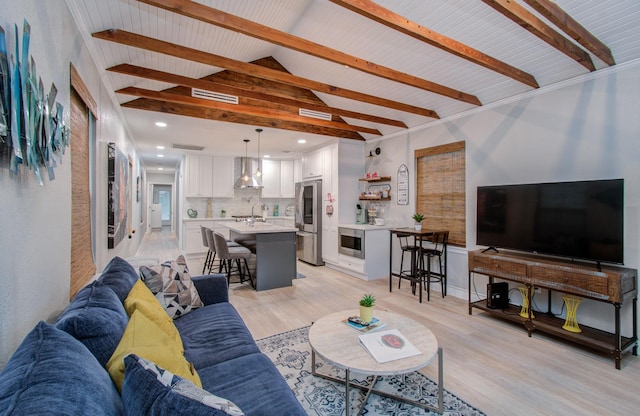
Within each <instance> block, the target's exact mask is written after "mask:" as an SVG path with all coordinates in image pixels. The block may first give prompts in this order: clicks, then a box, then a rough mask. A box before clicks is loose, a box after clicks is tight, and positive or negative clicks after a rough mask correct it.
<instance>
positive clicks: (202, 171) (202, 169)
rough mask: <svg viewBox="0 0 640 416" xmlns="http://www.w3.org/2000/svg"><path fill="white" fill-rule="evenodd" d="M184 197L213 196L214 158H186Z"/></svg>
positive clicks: (190, 156) (188, 156) (194, 156)
mask: <svg viewBox="0 0 640 416" xmlns="http://www.w3.org/2000/svg"><path fill="white" fill-rule="evenodd" d="M184 195H185V196H186V197H203V198H207V197H211V196H213V158H212V157H211V156H197V155H187V156H186V157H185V175H184Z"/></svg>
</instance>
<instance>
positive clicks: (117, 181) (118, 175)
mask: <svg viewBox="0 0 640 416" xmlns="http://www.w3.org/2000/svg"><path fill="white" fill-rule="evenodd" d="M108 158H109V159H108V168H107V177H108V188H109V205H108V215H107V218H108V224H107V238H108V240H107V247H108V248H114V247H116V246H117V245H118V243H120V241H122V239H123V238H124V236H125V235H127V233H128V224H129V222H128V214H129V201H131V197H130V189H129V160H128V159H127V157H126V156H125V155H124V153H122V152H121V151H120V150H119V149H118V148H117V147H116V144H115V143H109V145H108Z"/></svg>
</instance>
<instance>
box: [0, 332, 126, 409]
mask: <svg viewBox="0 0 640 416" xmlns="http://www.w3.org/2000/svg"><path fill="white" fill-rule="evenodd" d="M0 414H2V415H14V416H16V415H121V414H122V399H121V398H120V396H119V395H118V391H117V390H116V388H115V386H114V385H113V382H112V381H111V378H110V377H109V373H108V372H107V370H105V369H104V368H102V366H101V365H100V363H98V361H97V360H96V359H95V357H94V356H93V355H91V353H90V352H89V350H87V349H86V348H85V347H84V345H82V344H81V343H80V341H78V340H76V339H75V338H73V337H72V336H71V335H69V334H67V333H66V332H64V331H60V330H59V329H57V328H55V327H54V326H52V325H49V324H47V323H46V322H40V323H38V324H37V325H36V327H35V328H34V329H33V330H32V331H31V332H30V333H29V334H27V336H26V337H25V339H24V340H23V341H22V344H20V346H19V347H18V349H17V350H16V352H15V353H14V354H13V356H12V357H11V359H10V360H9V362H8V363H7V365H6V367H5V368H4V370H3V371H2V373H0Z"/></svg>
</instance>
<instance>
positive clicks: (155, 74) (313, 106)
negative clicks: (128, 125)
mask: <svg viewBox="0 0 640 416" xmlns="http://www.w3.org/2000/svg"><path fill="white" fill-rule="evenodd" d="M107 71H111V72H116V73H119V74H124V75H130V76H135V77H140V78H144V79H151V80H154V81H160V82H167V83H169V84H177V85H182V86H185V87H189V88H200V89H203V90H207V91H215V92H220V93H223V94H231V95H236V96H242V97H247V98H252V99H254V100H260V101H264V102H270V103H278V104H282V105H287V106H290V107H298V108H306V109H309V110H314V111H322V112H325V113H331V114H334V115H336V116H341V117H349V118H354V119H358V120H364V121H369V122H372V123H378V124H386V125H390V126H395V127H400V128H405V129H406V128H407V125H406V124H404V123H403V122H402V121H399V120H392V119H388V118H384V117H377V116H373V115H370V114H363V113H358V112H355V111H349V110H343V109H339V108H334V107H328V106H322V105H318V104H317V103H312V102H311V100H304V101H303V100H295V99H291V98H285V97H280V96H276V95H270V94H264V93H261V92H256V91H251V90H249V89H246V88H240V87H234V86H229V85H226V84H224V83H222V82H216V81H212V80H210V79H196V78H189V77H185V76H182V75H176V74H171V73H168V72H163V71H157V70H154V69H150V68H143V67H140V66H135V65H131V64H120V65H116V66H114V67H111V68H108V69H107Z"/></svg>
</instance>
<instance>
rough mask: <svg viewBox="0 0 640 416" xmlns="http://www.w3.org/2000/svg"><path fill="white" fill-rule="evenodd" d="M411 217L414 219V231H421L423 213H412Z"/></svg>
mask: <svg viewBox="0 0 640 416" xmlns="http://www.w3.org/2000/svg"><path fill="white" fill-rule="evenodd" d="M411 218H413V220H414V221H415V224H414V228H415V230H416V231H421V230H422V220H423V219H424V215H422V214H419V213H417V212H416V213H415V214H413V217H411Z"/></svg>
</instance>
